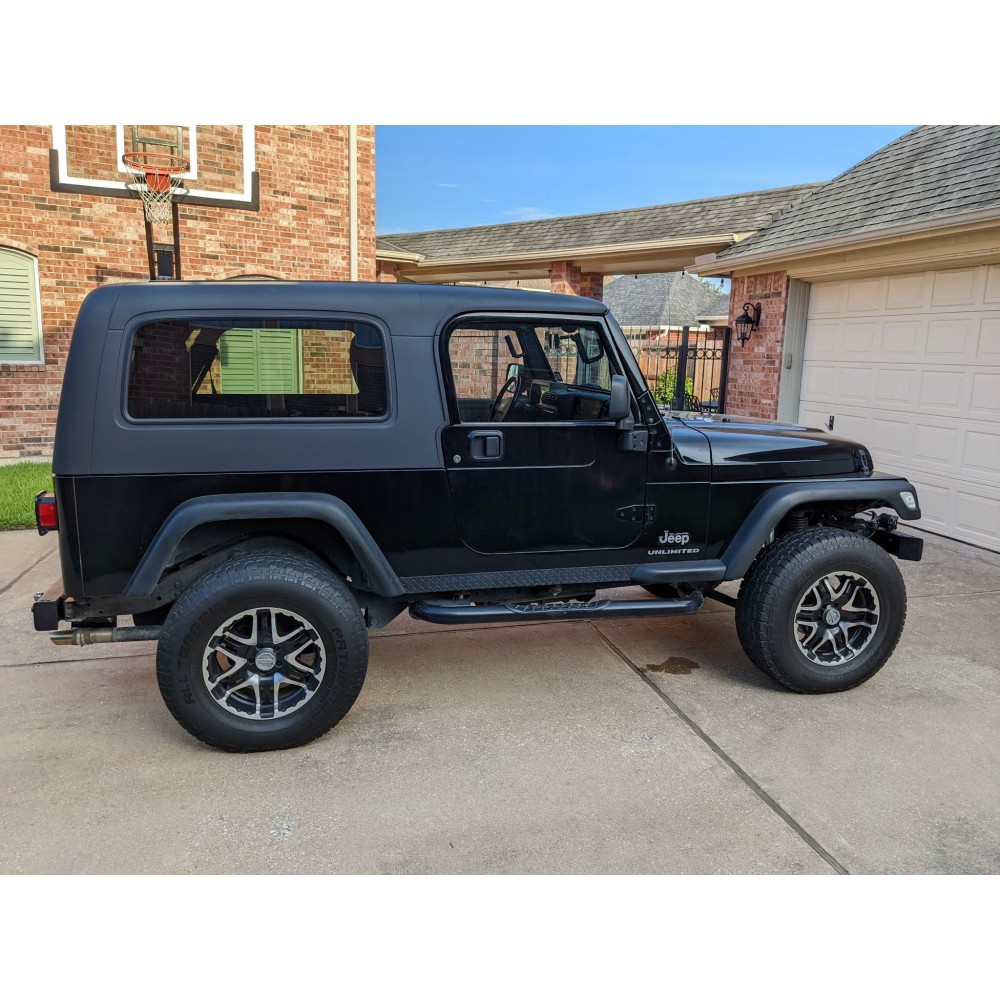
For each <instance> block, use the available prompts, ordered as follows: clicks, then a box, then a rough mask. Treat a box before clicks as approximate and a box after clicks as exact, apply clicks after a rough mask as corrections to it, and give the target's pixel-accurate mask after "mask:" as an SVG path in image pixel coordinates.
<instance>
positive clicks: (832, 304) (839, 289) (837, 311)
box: [809, 281, 847, 318]
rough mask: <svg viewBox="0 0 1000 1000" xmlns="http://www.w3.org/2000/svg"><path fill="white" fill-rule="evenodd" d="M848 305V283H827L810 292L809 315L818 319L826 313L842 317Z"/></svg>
mask: <svg viewBox="0 0 1000 1000" xmlns="http://www.w3.org/2000/svg"><path fill="white" fill-rule="evenodd" d="M846 305H847V282H846V281H825V282H823V283H822V284H820V285H813V286H812V288H811V289H810V290H809V315H810V316H815V317H817V318H819V317H821V316H823V315H824V314H826V313H830V314H833V315H835V316H839V315H841V314H842V313H843V312H844V311H845V308H846Z"/></svg>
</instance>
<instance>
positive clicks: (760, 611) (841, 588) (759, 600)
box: [736, 528, 906, 694]
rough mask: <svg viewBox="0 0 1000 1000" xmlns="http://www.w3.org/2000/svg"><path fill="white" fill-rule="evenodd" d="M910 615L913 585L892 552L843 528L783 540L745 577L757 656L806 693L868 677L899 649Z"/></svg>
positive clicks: (746, 630)
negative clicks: (908, 587)
mask: <svg viewBox="0 0 1000 1000" xmlns="http://www.w3.org/2000/svg"><path fill="white" fill-rule="evenodd" d="M905 621H906V588H905V586H904V584H903V577H902V575H901V574H900V572H899V568H898V567H897V566H896V563H895V562H894V561H893V559H892V557H891V556H889V555H888V554H887V553H886V552H885V551H884V550H883V549H881V548H879V546H878V545H876V544H875V543H874V542H872V541H870V540H869V539H867V538H863V537H861V536H860V535H857V534H854V533H853V532H849V531H843V530H841V529H837V528H815V529H810V530H808V531H798V532H795V533H793V534H790V535H786V536H784V537H783V538H781V539H779V540H778V541H777V542H775V544H774V545H772V546H771V547H770V548H768V549H767V550H765V551H764V552H763V553H762V554H761V556H760V557H759V559H758V560H757V563H756V564H755V568H754V572H753V573H752V574H751V575H750V576H749V577H748V578H747V579H745V580H744V583H743V586H742V587H741V588H740V596H739V601H738V604H737V608H736V630H737V634H738V635H739V638H740V642H741V644H742V645H743V649H744V651H745V652H746V654H747V656H748V657H749V658H750V659H751V661H752V662H753V663H754V664H755V665H756V666H757V667H758V668H759V669H760V670H762V671H763V672H764V673H765V674H767V675H768V676H769V677H772V678H773V679H774V680H776V681H777V682H778V683H779V684H782V685H784V686H785V687H786V688H789V689H790V690H792V691H798V692H801V693H805V694H825V693H830V692H834V691H846V690H847V689H849V688H853V687H857V685H859V684H862V683H864V681H866V680H868V679H869V678H870V677H872V676H873V675H874V674H875V673H877V672H878V671H879V670H880V669H881V668H882V667H883V666H884V665H885V663H886V661H887V660H888V659H889V657H890V656H891V655H892V652H893V650H894V649H895V648H896V644H897V643H898V642H899V637H900V635H901V634H902V631H903V624H904V622H905Z"/></svg>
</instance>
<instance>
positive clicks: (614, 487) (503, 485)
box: [442, 317, 646, 562]
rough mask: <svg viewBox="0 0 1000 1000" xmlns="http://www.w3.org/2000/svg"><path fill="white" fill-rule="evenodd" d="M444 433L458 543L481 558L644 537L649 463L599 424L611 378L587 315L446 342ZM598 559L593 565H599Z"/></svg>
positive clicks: (478, 323)
mask: <svg viewBox="0 0 1000 1000" xmlns="http://www.w3.org/2000/svg"><path fill="white" fill-rule="evenodd" d="M443 352H444V359H443V360H444V364H445V370H446V372H447V374H448V381H449V391H450V397H451V398H450V400H449V404H450V413H451V423H450V425H449V426H447V427H446V428H445V429H444V430H443V432H442V448H443V455H444V462H445V468H446V469H447V473H448V485H449V489H450V492H451V499H452V505H453V509H454V512H455V520H456V523H457V526H458V531H459V534H460V536H461V538H462V540H463V542H464V543H465V544H466V545H467V546H468V547H469V548H471V549H473V550H475V551H477V552H482V553H505V552H511V553H513V552H552V551H572V550H574V549H608V550H615V549H621V548H625V547H627V546H629V545H631V544H633V543H634V542H635V541H636V539H637V538H638V536H639V533H640V532H641V530H642V519H641V517H639V518H638V519H636V518H635V517H634V511H635V509H636V508H637V507H639V506H640V505H642V504H643V503H644V497H645V485H646V453H645V452H637V451H624V450H621V449H620V448H619V431H618V429H617V428H616V426H615V424H614V422H613V421H611V420H610V419H608V417H607V411H608V403H609V399H610V387H611V376H612V375H615V374H623V373H622V372H621V371H620V370H619V366H618V363H617V360H616V359H615V357H614V355H613V353H612V351H611V348H610V340H609V338H608V335H607V332H606V330H605V329H604V327H603V324H602V323H600V322H599V321H596V320H595V319H594V317H589V318H587V319H586V320H583V319H581V320H580V321H579V322H576V321H568V320H567V319H566V318H565V317H562V318H559V319H558V320H554V319H545V318H541V317H540V318H538V319H537V320H533V319H526V318H524V317H518V318H516V319H501V318H466V319H464V320H462V321H460V322H459V323H456V324H454V325H453V326H452V328H451V329H450V330H449V331H448V332H447V333H446V335H445V339H444V341H443ZM600 561H601V560H599V559H598V560H596V562H600Z"/></svg>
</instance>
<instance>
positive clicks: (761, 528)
mask: <svg viewBox="0 0 1000 1000" xmlns="http://www.w3.org/2000/svg"><path fill="white" fill-rule="evenodd" d="M904 490H905V491H907V492H910V493H912V494H913V495H914V496H916V495H917V491H916V490H915V489H914V488H913V486H912V485H911V484H910V483H909V482H907V481H906V480H905V479H864V480H858V479H853V480H834V481H832V482H818V481H816V480H812V481H811V482H808V483H788V484H785V485H781V486H775V487H774V488H773V489H770V490H768V491H767V492H766V493H765V494H764V495H763V496H762V497H760V499H759V500H758V501H757V503H756V504H755V505H754V507H753V509H752V510H751V511H750V513H749V514H748V515H747V517H746V519H745V520H744V521H743V524H742V526H741V527H740V530H739V531H737V532H736V534H735V535H734V536H733V540H732V541H731V542H730V543H729V546H728V547H727V548H726V550H725V552H723V554H722V561H723V562H724V563H725V565H726V577H725V578H726V579H727V580H738V579H739V578H740V577H741V576H744V575H745V574H746V571H747V570H748V569H749V568H750V564H751V563H752V562H753V561H754V558H755V557H756V555H757V553H758V552H759V551H760V549H761V546H763V544H764V543H765V542H766V541H767V539H768V536H769V535H770V534H771V532H772V531H773V530H774V529H775V528H776V527H777V525H778V523H779V522H780V521H781V519H782V518H783V517H784V516H785V515H786V514H787V513H788V512H789V511H790V510H793V509H794V508H796V507H801V506H802V505H804V504H810V503H822V502H825V501H834V502H836V501H838V500H842V501H848V500H857V501H859V502H862V503H864V504H866V505H869V506H871V507H892V508H893V510H895V511H896V513H897V514H898V515H899V516H900V517H902V518H905V519H906V520H914V519H915V518H918V517H920V508H919V507H917V509H916V510H910V509H909V508H908V507H907V506H906V505H905V504H904V503H903V498H902V497H901V496H900V495H899V494H900V493H901V492H902V491H904Z"/></svg>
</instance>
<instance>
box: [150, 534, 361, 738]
mask: <svg viewBox="0 0 1000 1000" xmlns="http://www.w3.org/2000/svg"><path fill="white" fill-rule="evenodd" d="M240 661H242V665H240ZM367 666H368V635H367V632H366V629H365V623H364V618H363V616H362V613H361V610H360V608H359V607H358V604H357V602H356V601H355V599H354V597H353V595H352V594H351V592H350V590H349V589H348V587H347V585H346V584H345V583H344V582H343V581H342V580H340V579H339V578H338V577H337V576H335V575H334V573H333V572H332V571H330V570H329V569H327V567H326V566H325V565H323V564H322V563H321V562H320V561H319V560H318V559H316V558H315V557H309V556H306V555H305V554H300V553H296V552H295V551H294V550H293V549H291V548H286V547H282V546H280V545H278V546H275V547H273V548H270V549H269V548H266V547H265V548H261V549H258V550H256V551H250V552H245V553H241V554H239V555H237V556H235V557H234V558H232V559H230V560H228V561H226V562H224V563H222V564H220V565H218V566H215V567H214V568H213V569H211V570H209V571H208V572H206V573H205V575H204V576H202V577H200V578H199V579H198V580H196V581H195V582H194V583H193V584H192V585H191V586H189V587H188V588H187V589H186V590H185V591H184V593H183V594H181V596H180V597H179V598H178V599H177V601H176V602H175V603H174V604H173V606H172V607H171V608H170V612H169V614H168V615H167V619H166V622H165V623H164V625H163V631H162V632H161V635H160V641H159V646H158V648H157V653H156V678H157V682H158V684H159V687H160V693H161V695H162V696H163V701H164V703H165V704H166V706H167V708H168V709H169V710H170V712H171V714H172V715H173V716H174V718H175V719H176V720H177V721H178V722H179V723H180V724H181V725H182V726H183V727H184V728H185V729H186V730H187V731H188V732H189V733H191V735H192V736H195V737H196V738H197V739H199V740H201V741H202V742H204V743H207V744H209V746H213V747H217V748H219V749H221V750H227V751H230V752H234V753H246V752H250V751H259V750H284V749H288V748H290V747H295V746H301V745H302V744H304V743H309V742H310V741H312V740H315V739H317V738H318V737H320V736H322V735H323V734H324V733H326V732H327V731H329V730H330V729H331V728H333V726H335V725H336V724H337V723H338V722H339V721H340V720H341V719H342V718H343V717H344V716H345V715H346V714H347V712H348V711H349V710H350V708H351V706H352V705H353V704H354V702H355V700H356V699H357V697H358V694H359V693H360V692H361V686H362V684H363V683H364V679H365V673H366V671H367Z"/></svg>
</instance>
